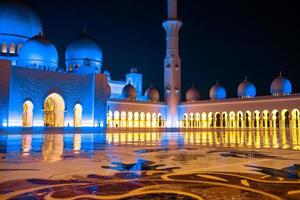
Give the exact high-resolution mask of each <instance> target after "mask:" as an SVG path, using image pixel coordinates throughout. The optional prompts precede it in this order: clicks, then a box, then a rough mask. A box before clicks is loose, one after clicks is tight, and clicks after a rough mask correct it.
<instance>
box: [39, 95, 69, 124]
mask: <svg viewBox="0 0 300 200" xmlns="http://www.w3.org/2000/svg"><path fill="white" fill-rule="evenodd" d="M64 113H65V101H64V100H63V98H62V97H61V96H60V95H59V94H57V93H52V94H50V95H49V96H48V97H47V98H46V99H45V102H44V125H45V126H47V127H62V126H64Z"/></svg>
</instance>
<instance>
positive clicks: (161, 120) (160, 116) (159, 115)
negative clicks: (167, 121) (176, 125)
mask: <svg viewBox="0 0 300 200" xmlns="http://www.w3.org/2000/svg"><path fill="white" fill-rule="evenodd" d="M157 116H158V127H163V119H162V115H161V113H158V115H157Z"/></svg>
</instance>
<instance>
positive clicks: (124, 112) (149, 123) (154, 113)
mask: <svg viewBox="0 0 300 200" xmlns="http://www.w3.org/2000/svg"><path fill="white" fill-rule="evenodd" d="M166 115H167V106H166V105H165V104H164V103H149V102H140V101H124V100H112V99H109V100H108V113H107V126H108V127H132V128H138V127H140V128H154V127H165V120H166V118H167V116H166Z"/></svg>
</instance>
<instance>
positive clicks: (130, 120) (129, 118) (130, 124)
mask: <svg viewBox="0 0 300 200" xmlns="http://www.w3.org/2000/svg"><path fill="white" fill-rule="evenodd" d="M126 127H133V113H132V112H130V111H129V112H128V113H127V126H126Z"/></svg>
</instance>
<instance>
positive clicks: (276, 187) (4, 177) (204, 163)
mask: <svg viewBox="0 0 300 200" xmlns="http://www.w3.org/2000/svg"><path fill="white" fill-rule="evenodd" d="M0 199H30V200H31V199H78V200H79V199H80V200H83V199H205V200H212V199H224V200H225V199H230V200H238V199H247V200H269V199H270V200H271V199H275V200H276V199H291V200H296V199H300V130H299V129H291V130H288V129H287V130H285V129H282V130H260V131H253V130H252V131H234V130H231V131H228V130H226V131H224V130H211V131H207V130H206V131H201V132H183V133H176V132H169V133H158V132H157V133H155V132H153V133H142V132H141V133H85V134H83V133H82V134H79V133H78V134H76V133H75V134H73V133H72V134H71V133H60V131H58V130H56V131H53V132H52V133H51V132H50V133H49V132H48V133H43V134H28V133H22V134H15V133H9V134H3V133H2V134H0Z"/></svg>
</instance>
